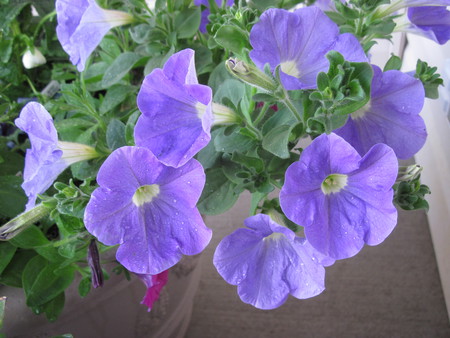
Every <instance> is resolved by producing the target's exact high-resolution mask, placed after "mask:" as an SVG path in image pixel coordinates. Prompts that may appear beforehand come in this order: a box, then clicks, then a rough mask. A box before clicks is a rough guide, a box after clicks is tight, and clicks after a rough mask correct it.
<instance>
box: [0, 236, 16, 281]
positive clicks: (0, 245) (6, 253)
mask: <svg viewBox="0 0 450 338" xmlns="http://www.w3.org/2000/svg"><path fill="white" fill-rule="evenodd" d="M16 250H17V248H16V247H15V246H14V245H11V244H10V243H8V242H0V275H1V274H2V272H3V270H5V268H6V267H7V266H8V264H9V263H10V262H11V260H12V259H13V257H14V254H15V253H16Z"/></svg>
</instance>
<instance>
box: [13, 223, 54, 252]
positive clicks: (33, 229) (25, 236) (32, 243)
mask: <svg viewBox="0 0 450 338" xmlns="http://www.w3.org/2000/svg"><path fill="white" fill-rule="evenodd" d="M9 243H11V244H12V245H14V246H16V247H18V248H22V249H34V248H37V247H40V246H47V245H50V241H49V240H48V239H47V238H46V237H45V235H44V234H43V233H42V231H41V230H40V229H39V228H38V227H37V226H30V227H29V228H28V229H26V230H24V231H22V232H21V233H20V234H18V235H17V236H16V237H14V238H12V239H11V240H10V241H9Z"/></svg>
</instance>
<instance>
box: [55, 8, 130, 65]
mask: <svg viewBox="0 0 450 338" xmlns="http://www.w3.org/2000/svg"><path fill="white" fill-rule="evenodd" d="M55 7H56V16H57V19H58V26H57V27H56V34H57V36H58V40H59V42H60V43H61V46H62V48H63V49H64V50H65V51H66V53H67V54H69V56H70V62H72V64H73V65H76V66H77V68H78V71H80V72H82V71H83V70H84V67H85V64H86V60H87V58H88V57H89V55H91V53H92V52H93V51H94V49H95V48H96V47H97V46H98V45H99V44H100V42H101V41H102V39H103V37H104V36H105V35H106V33H108V31H109V30H110V29H111V28H113V27H117V26H122V25H126V24H129V23H131V22H132V21H133V17H132V16H131V15H130V14H128V13H125V12H121V11H116V10H107V9H103V8H101V7H99V6H98V5H97V3H96V2H95V0H56V3H55Z"/></svg>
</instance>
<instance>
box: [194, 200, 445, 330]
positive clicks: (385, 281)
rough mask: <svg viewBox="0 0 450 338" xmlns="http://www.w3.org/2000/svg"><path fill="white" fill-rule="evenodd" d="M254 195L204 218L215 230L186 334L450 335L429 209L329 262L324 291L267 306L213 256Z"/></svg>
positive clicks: (407, 215) (404, 215) (408, 216)
mask: <svg viewBox="0 0 450 338" xmlns="http://www.w3.org/2000/svg"><path fill="white" fill-rule="evenodd" d="M248 206H249V199H248V196H243V197H241V198H240V200H239V201H238V203H237V204H236V205H235V206H234V207H233V209H232V210H231V211H229V212H227V213H226V214H224V215H220V216H214V217H212V216H210V217H208V218H207V220H206V222H207V224H208V226H209V227H211V228H212V229H213V230H214V235H213V239H212V242H211V244H210V245H209V246H208V248H207V249H206V251H205V252H204V254H203V255H204V257H203V271H202V279H201V282H200V288H199V291H198V292H197V294H196V298H195V301H194V312H193V315H192V321H191V324H190V327H189V330H188V333H187V335H186V338H203V337H214V338H221V337H235V338H239V337H258V338H264V337H271V338H272V337H276V338H278V337H346V338H347V337H408V338H413V337H450V326H449V322H448V317H447V312H446V308H445V303H444V299H443V295H442V289H441V284H440V280H439V276H438V270H437V267H436V261H435V257H434V252H433V247H432V243H431V238H430V234H429V230H428V224H427V219H426V215H425V213H424V212H423V211H410V212H404V211H400V212H399V223H398V225H397V227H396V229H395V230H394V232H393V233H392V234H391V236H390V237H388V239H387V240H386V241H385V242H384V243H382V244H381V245H379V246H376V247H369V246H366V247H365V248H364V249H363V250H362V251H361V252H360V253H359V254H358V255H357V256H355V257H353V258H351V259H346V260H342V261H338V262H337V263H336V264H335V265H334V266H331V267H329V268H327V275H326V287H327V289H326V290H325V291H324V292H323V293H322V294H321V295H319V296H318V297H315V298H312V299H308V300H298V299H295V298H293V297H289V299H288V301H287V302H286V303H285V304H284V305H282V306H281V307H280V308H278V309H276V310H271V311H262V310H258V309H255V308H253V307H252V306H250V305H247V304H244V303H242V302H241V301H240V299H239V297H238V296H237V293H236V287H235V286H232V285H229V284H227V283H226V282H225V281H223V280H222V278H221V277H220V276H219V274H218V273H217V271H216V270H215V268H214V266H213V264H212V256H213V254H214V249H215V247H216V246H217V244H218V243H219V241H220V239H221V238H223V237H224V236H226V235H228V234H229V233H231V232H232V231H233V229H235V228H237V227H240V226H242V225H241V224H242V223H243V220H244V218H245V217H247V212H248Z"/></svg>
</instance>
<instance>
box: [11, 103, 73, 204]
mask: <svg viewBox="0 0 450 338" xmlns="http://www.w3.org/2000/svg"><path fill="white" fill-rule="evenodd" d="M14 122H15V124H16V126H17V127H18V128H19V129H21V130H22V131H24V132H26V133H27V134H28V138H29V139H30V143H31V149H27V152H26V155H25V169H24V173H23V183H22V188H23V190H24V191H25V194H26V195H27V197H28V203H27V205H26V210H29V209H31V208H33V207H34V206H35V204H36V198H37V195H38V194H42V193H43V192H45V191H46V190H47V189H48V188H49V187H50V186H51V185H52V184H53V182H54V181H55V179H56V178H57V177H58V175H59V174H61V173H62V172H63V171H64V169H66V168H67V167H68V166H69V164H70V163H68V162H67V161H64V160H63V159H62V155H63V152H62V150H61V149H60V148H59V147H58V133H57V132H56V129H55V126H54V124H53V118H52V117H51V115H50V114H49V113H48V111H47V110H46V109H45V108H44V106H42V105H41V104H40V103H37V102H30V103H28V104H27V105H26V106H25V107H24V108H23V109H22V111H21V112H20V116H19V117H18V118H17V119H16V120H15V121H14Z"/></svg>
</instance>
